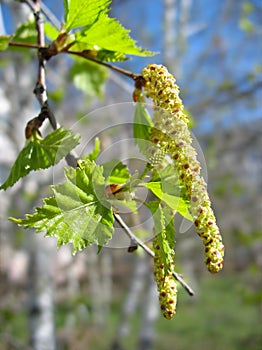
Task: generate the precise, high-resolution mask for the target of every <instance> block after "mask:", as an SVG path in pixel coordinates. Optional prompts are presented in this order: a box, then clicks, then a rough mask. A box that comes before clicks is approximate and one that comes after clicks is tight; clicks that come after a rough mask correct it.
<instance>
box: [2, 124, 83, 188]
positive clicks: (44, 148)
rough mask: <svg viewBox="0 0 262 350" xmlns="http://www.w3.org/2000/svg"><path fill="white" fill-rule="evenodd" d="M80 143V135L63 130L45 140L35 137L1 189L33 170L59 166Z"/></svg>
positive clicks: (21, 154)
mask: <svg viewBox="0 0 262 350" xmlns="http://www.w3.org/2000/svg"><path fill="white" fill-rule="evenodd" d="M79 141H80V136H79V135H74V134H73V133H72V132H71V131H69V130H64V129H62V128H60V129H57V130H55V131H53V132H52V133H51V134H49V135H48V136H47V137H45V138H44V139H40V138H38V137H34V138H33V140H30V141H29V142H28V144H27V145H26V146H25V147H24V148H23V149H22V151H21V152H20V153H19V155H18V157H17V159H16V161H15V163H14V165H13V167H12V169H11V172H10V174H9V176H8V178H7V180H6V181H5V183H4V184H3V185H2V186H1V187H0V190H2V189H4V190H6V189H7V188H8V187H11V186H13V185H14V184H15V183H16V182H17V181H18V180H19V179H20V178H22V177H24V176H26V175H27V174H29V173H30V172H31V171H32V170H39V169H46V168H49V167H50V166H52V165H55V164H57V163H58V162H59V161H60V160H61V159H62V158H63V157H65V156H66V155H67V154H68V153H69V152H70V151H71V150H72V149H73V148H75V147H76V146H77V145H78V144H79Z"/></svg>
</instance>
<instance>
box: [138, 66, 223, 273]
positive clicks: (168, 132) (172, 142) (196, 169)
mask: <svg viewBox="0 0 262 350" xmlns="http://www.w3.org/2000/svg"><path fill="white" fill-rule="evenodd" d="M142 77H143V78H144V81H145V85H144V89H145V92H146V94H147V96H148V97H150V98H151V99H152V100H153V102H154V106H155V111H154V120H153V122H154V128H153V130H152V133H151V141H152V142H153V143H154V144H156V145H157V146H158V147H159V148H160V149H162V150H164V151H165V152H166V153H169V154H170V156H171V157H172V159H173V161H174V165H175V168H176V171H177V173H178V176H179V178H180V181H181V183H182V184H183V185H184V188H185V191H186V196H187V199H188V200H189V201H190V207H189V210H190V213H191V215H192V217H193V221H194V224H195V227H196V231H197V233H198V235H199V236H200V237H201V238H202V241H203V243H204V246H205V255H206V259H205V262H206V265H207V267H208V269H209V271H210V272H212V273H215V272H218V271H219V270H221V269H222V267H223V258H224V246H223V243H222V238H221V235H220V232H219V228H218V226H217V224H216V219H215V216H214V213H213V210H212V208H211V203H210V199H209V195H208V192H207V185H206V183H205V181H204V179H203V178H202V176H201V175H200V164H199V162H198V160H197V154H196V151H195V149H194V147H193V146H192V138H191V135H190V131H189V129H188V126H187V124H188V118H187V116H186V115H185V113H183V108H184V107H183V103H182V101H181V99H180V97H179V88H178V86H177V85H176V84H175V79H174V77H173V76H172V75H171V74H170V73H169V72H168V70H167V69H166V67H164V66H162V65H156V64H152V65H148V66H147V67H146V68H144V69H143V71H142Z"/></svg>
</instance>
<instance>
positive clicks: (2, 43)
mask: <svg viewBox="0 0 262 350" xmlns="http://www.w3.org/2000/svg"><path fill="white" fill-rule="evenodd" d="M11 38H12V35H0V51H5V50H6V49H7V48H8V44H9V42H10V40H11Z"/></svg>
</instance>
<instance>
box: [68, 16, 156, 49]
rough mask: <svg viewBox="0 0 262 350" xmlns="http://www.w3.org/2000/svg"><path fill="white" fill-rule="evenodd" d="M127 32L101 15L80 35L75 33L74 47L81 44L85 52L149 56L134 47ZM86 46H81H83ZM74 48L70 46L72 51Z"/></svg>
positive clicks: (114, 20)
mask: <svg viewBox="0 0 262 350" xmlns="http://www.w3.org/2000/svg"><path fill="white" fill-rule="evenodd" d="M129 32H130V31H129V30H127V29H125V28H124V27H123V26H122V25H121V24H120V23H119V22H118V21H117V20H116V19H114V18H110V17H108V15H107V14H105V13H101V14H100V15H99V17H98V19H97V21H96V22H94V23H93V25H92V26H90V27H88V28H87V29H83V30H82V31H81V32H80V33H76V45H77V44H79V43H81V44H82V49H83V47H85V50H92V49H94V50H97V51H99V50H100V49H103V50H109V51H113V52H118V53H122V54H125V55H137V56H149V55H153V54H154V53H152V52H147V51H145V50H144V49H141V48H140V47H138V46H137V45H136V42H135V40H133V39H131V38H130V36H129ZM84 44H85V45H86V46H83V45H84ZM74 48H75V47H74V46H72V49H74Z"/></svg>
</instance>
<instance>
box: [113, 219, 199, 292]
mask: <svg viewBox="0 0 262 350" xmlns="http://www.w3.org/2000/svg"><path fill="white" fill-rule="evenodd" d="M114 217H115V220H116V221H117V222H118V224H119V225H120V226H121V227H122V228H123V229H124V231H125V232H126V234H127V235H128V237H129V238H130V239H131V240H132V241H133V242H136V243H137V244H138V245H139V246H140V247H141V248H143V249H144V251H145V252H146V253H147V254H148V255H150V256H151V257H152V258H154V256H155V253H154V252H153V251H152V250H151V249H150V248H149V247H148V246H147V245H146V244H144V243H143V242H142V241H141V240H140V239H139V238H138V237H136V235H134V233H133V232H132V231H131V230H130V228H129V227H128V226H127V224H126V223H125V222H124V220H123V219H122V218H121V216H120V215H119V214H117V213H114ZM173 276H174V278H175V279H176V280H177V281H178V282H179V283H180V284H181V286H182V287H183V288H184V289H185V290H186V291H187V293H188V294H189V295H191V296H193V295H194V294H195V292H194V291H193V289H192V288H191V287H190V286H189V285H188V284H187V283H186V282H185V281H184V279H183V278H182V276H181V275H180V274H179V273H177V272H175V271H174V272H173Z"/></svg>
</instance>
